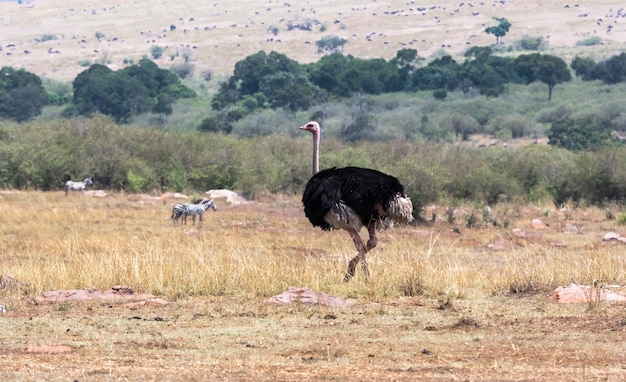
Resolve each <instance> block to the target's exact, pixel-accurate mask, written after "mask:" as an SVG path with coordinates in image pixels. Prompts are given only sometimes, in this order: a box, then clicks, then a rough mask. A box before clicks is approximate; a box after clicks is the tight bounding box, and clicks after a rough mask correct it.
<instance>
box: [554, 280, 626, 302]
mask: <svg viewBox="0 0 626 382" xmlns="http://www.w3.org/2000/svg"><path fill="white" fill-rule="evenodd" d="M598 293H599V295H598ZM550 298H551V299H552V301H554V302H558V303H561V304H571V303H581V302H593V301H597V300H600V301H623V302H626V296H625V295H623V294H619V293H616V292H614V291H611V290H608V289H607V288H592V287H590V286H587V285H576V284H570V285H569V286H566V287H558V288H556V289H555V290H554V292H552V294H551V295H550Z"/></svg>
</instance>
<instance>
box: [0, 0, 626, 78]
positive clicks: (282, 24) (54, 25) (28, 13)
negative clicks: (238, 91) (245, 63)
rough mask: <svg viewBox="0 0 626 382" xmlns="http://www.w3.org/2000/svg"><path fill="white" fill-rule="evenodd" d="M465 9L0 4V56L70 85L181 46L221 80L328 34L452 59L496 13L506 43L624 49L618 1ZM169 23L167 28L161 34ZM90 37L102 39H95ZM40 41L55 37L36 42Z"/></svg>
mask: <svg viewBox="0 0 626 382" xmlns="http://www.w3.org/2000/svg"><path fill="white" fill-rule="evenodd" d="M471 3H473V6H470V2H458V1H451V0H440V1H437V2H434V3H430V4H427V5H426V4H424V3H418V2H406V1H400V0H389V1H371V2H365V3H364V2H357V1H354V2H346V1H335V2H329V1H323V0H315V1H308V2H306V3H302V2H282V1H271V0H270V1H262V2H259V1H252V0H242V1H237V2H215V3H207V4H204V3H199V2H197V1H191V0H178V1H175V2H167V1H166V2H158V1H149V0H137V1H132V2H121V3H120V2H119V1H112V0H103V1H99V2H97V3H85V2H84V1H79V0H58V1H37V2H33V3H25V4H18V2H16V1H13V2H0V15H1V16H0V27H1V28H2V39H3V43H2V44H3V49H4V50H3V51H2V52H1V53H2V56H3V65H9V66H13V67H17V68H25V69H27V70H29V71H31V72H33V73H35V74H37V75H39V76H43V77H48V78H54V79H60V80H72V79H73V78H74V77H75V76H76V75H77V74H78V73H79V72H80V71H82V70H84V68H82V67H80V66H79V65H78V62H79V61H81V60H90V61H91V62H95V61H96V60H99V59H103V58H104V57H106V58H107V60H109V61H110V66H111V68H113V69H117V68H121V67H123V66H125V63H124V60H134V61H135V62H137V61H138V60H139V59H140V58H141V57H142V56H150V48H151V47H152V46H153V45H157V46H160V47H163V48H166V50H165V52H164V55H163V57H162V58H161V59H159V60H158V64H159V65H160V66H165V67H167V66H169V65H171V64H176V63H182V62H183V57H182V53H183V51H185V50H186V51H187V52H189V53H190V57H191V61H190V62H191V63H193V64H195V65H196V67H197V69H198V70H199V71H200V70H206V69H210V70H212V71H213V72H214V73H216V74H222V75H229V74H231V73H232V70H233V68H234V64H235V63H236V62H237V61H239V60H241V59H243V58H245V57H246V56H248V55H250V54H253V53H256V52H258V51H259V50H264V51H266V52H270V51H277V52H279V53H283V54H286V55H287V56H288V57H290V58H293V59H295V60H297V61H299V62H301V63H307V62H314V61H317V60H319V58H320V55H319V54H318V53H316V46H315V42H316V41H318V40H320V39H321V38H322V37H324V36H328V35H335V36H339V37H341V38H344V39H346V40H347V41H348V43H347V44H346V45H345V49H344V53H346V54H352V55H354V56H358V57H363V58H378V57H382V58H385V59H391V58H393V57H394V56H395V54H396V52H397V51H398V50H400V49H402V48H412V49H417V50H418V52H419V54H420V55H421V56H422V57H430V56H431V55H432V54H434V53H436V52H437V51H439V50H441V49H443V50H445V51H446V52H448V53H449V54H452V55H455V56H457V55H462V54H463V53H464V51H465V50H466V49H467V48H468V47H471V46H475V45H478V46H486V45H490V44H493V43H494V42H495V37H494V36H491V35H488V34H486V33H484V29H485V28H486V27H487V26H490V25H495V24H496V22H495V21H494V20H492V17H494V16H496V17H505V18H507V19H508V20H509V21H510V22H511V24H512V28H511V30H510V31H509V33H508V34H507V35H506V36H505V38H504V42H505V43H507V44H513V43H515V42H516V41H519V40H520V39H521V38H522V37H524V36H531V37H537V36H541V37H544V38H545V39H546V41H547V42H548V43H549V46H550V49H551V50H550V51H551V52H553V53H555V54H558V55H563V56H566V58H568V59H569V58H571V56H572V55H573V53H574V51H573V49H572V48H573V47H575V46H576V43H578V42H580V41H582V40H585V39H587V38H589V37H591V36H597V37H600V38H601V39H602V42H603V45H601V46H595V47H587V48H577V49H576V52H575V53H577V54H584V53H589V54H592V55H594V56H596V57H598V58H606V57H610V56H611V55H614V54H618V53H620V52H621V51H623V49H624V41H626V28H625V27H624V26H625V25H626V21H625V20H626V19H624V18H623V17H621V13H618V10H619V8H621V7H622V5H623V4H622V3H620V2H619V1H614V0H599V1H598V0H580V1H577V2H576V5H575V4H574V3H572V4H570V7H569V8H565V7H564V5H565V3H563V2H556V1H535V0H532V1H531V0H518V1H505V2H504V1H503V2H500V1H498V2H493V1H489V2H471ZM460 4H463V5H460ZM435 5H436V6H435ZM431 6H435V8H433V9H431ZM418 8H427V9H425V10H418ZM600 19H601V21H600ZM306 22H311V23H312V25H313V27H312V30H311V31H304V30H298V29H295V30H292V31H288V30H287V25H288V24H289V23H291V24H296V23H306ZM171 25H175V26H176V29H175V30H173V31H172V30H170V26H171ZM322 25H323V26H324V27H325V31H323V32H322V31H321V30H320V29H321V26H322ZM609 26H611V29H610V30H609ZM270 27H277V28H278V29H279V32H278V34H277V35H273V34H272V33H271V32H270ZM97 32H98V33H100V34H103V35H104V38H101V39H97V38H96V36H95V34H96V33H97ZM43 35H53V36H55V37H56V39H55V40H49V41H45V42H38V41H39V40H41V38H42V36H43ZM368 37H369V40H371V41H368ZM10 44H14V45H15V46H14V47H13V46H9V45H10ZM25 51H28V52H29V53H25ZM50 52H53V53H50ZM56 52H58V53H56ZM177 53H178V54H179V55H178V56H176V54H177ZM172 56H174V59H173V60H172V59H171V57H172Z"/></svg>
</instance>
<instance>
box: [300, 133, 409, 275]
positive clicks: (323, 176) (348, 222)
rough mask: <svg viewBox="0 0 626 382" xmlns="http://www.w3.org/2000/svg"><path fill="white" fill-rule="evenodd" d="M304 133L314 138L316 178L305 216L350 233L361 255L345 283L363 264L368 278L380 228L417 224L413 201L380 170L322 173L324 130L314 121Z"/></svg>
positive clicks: (306, 198)
mask: <svg viewBox="0 0 626 382" xmlns="http://www.w3.org/2000/svg"><path fill="white" fill-rule="evenodd" d="M300 130H304V131H308V132H310V133H311V134H313V164H312V174H313V176H312V177H311V179H310V180H309V182H308V183H307V185H306V187H305V189H304V193H303V195H302V204H303V205H304V213H305V215H306V217H307V218H308V219H309V221H310V222H311V224H313V226H314V227H320V228H321V229H322V230H325V231H329V230H331V229H343V230H346V231H348V233H349V234H350V237H351V238H352V241H353V242H354V246H355V247H356V250H357V251H358V255H357V256H355V257H354V258H352V259H351V260H350V262H349V263H348V270H347V272H346V275H345V276H344V281H349V280H350V279H351V278H352V276H354V272H355V269H356V266H357V264H358V263H359V261H361V264H362V265H361V266H362V268H363V272H364V273H365V277H366V278H367V277H368V276H369V270H368V268H367V261H366V259H365V254H366V253H367V252H369V250H371V249H372V248H374V247H375V246H376V244H377V243H378V239H377V238H376V224H379V223H382V222H383V221H384V220H387V219H389V220H391V221H397V222H399V223H409V222H411V221H413V204H412V203H411V199H409V197H408V196H407V195H406V193H405V192H404V186H403V185H402V184H401V183H400V182H399V181H398V179H396V178H395V177H393V176H391V175H386V174H384V173H382V172H380V171H377V170H372V169H367V168H360V167H344V168H336V167H333V168H329V169H326V170H322V171H319V144H320V132H321V129H320V126H319V124H318V123H317V122H313V121H312V122H309V123H307V124H306V125H304V126H301V127H300ZM363 226H366V227H367V232H368V233H369V240H368V241H367V243H366V244H364V243H363V240H362V239H361V237H360V236H359V231H360V230H361V227H363Z"/></svg>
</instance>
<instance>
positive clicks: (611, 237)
mask: <svg viewBox="0 0 626 382" xmlns="http://www.w3.org/2000/svg"><path fill="white" fill-rule="evenodd" d="M621 237H622V235H620V234H618V233H615V232H608V233H606V234H605V235H604V236H603V237H602V241H611V240H619V239H620V238H621Z"/></svg>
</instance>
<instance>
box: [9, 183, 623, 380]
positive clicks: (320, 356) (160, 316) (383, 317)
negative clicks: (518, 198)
mask: <svg viewBox="0 0 626 382" xmlns="http://www.w3.org/2000/svg"><path fill="white" fill-rule="evenodd" d="M0 198H2V203H0V219H1V221H2V222H3V224H2V225H1V226H0V230H1V232H0V261H1V262H0V264H2V274H4V275H10V276H12V277H14V278H15V279H17V280H19V281H20V282H22V283H23V284H20V285H17V286H15V287H14V288H13V289H12V290H4V291H3V292H2V293H1V294H0V296H2V299H1V301H0V303H2V304H4V305H5V306H6V308H7V312H6V313H4V314H0V330H1V332H2V333H4V334H3V336H2V339H0V348H1V350H2V351H0V378H1V379H2V380H6V381H38V380H49V381H63V380H81V381H82V380H86V381H98V380H103V381H104V380H107V381H109V380H154V381H157V380H159V381H160V380H180V381H182V380H192V381H193V380H215V379H220V380H340V379H341V380H538V381H541V380H543V381H549V380H550V381H553V380H562V381H575V380H576V381H578V380H585V381H592V380H604V381H618V380H622V379H623V378H624V376H626V355H625V354H626V353H625V352H624V345H623V335H624V333H625V332H626V311H625V310H624V304H619V303H609V302H604V301H598V300H596V299H593V298H589V299H588V300H587V301H586V302H583V303H579V304H558V303H555V302H554V301H553V300H551V299H550V298H549V296H550V293H551V292H552V291H553V290H554V288H556V287H557V286H560V285H568V284H569V283H572V282H574V283H579V284H587V285H593V283H594V281H595V282H596V284H595V285H597V286H599V287H601V286H604V285H611V284H621V285H624V281H625V280H624V278H625V277H626V276H625V275H626V262H625V260H624V256H623V247H621V246H617V245H610V244H607V243H604V242H602V240H601V239H602V236H603V235H604V234H605V233H606V232H608V231H614V230H617V231H618V232H619V227H616V226H615V224H616V223H615V219H611V218H608V217H607V215H608V212H607V211H608V210H605V209H597V208H588V209H583V208H580V209H576V210H567V209H566V210H562V211H559V210H554V209H553V208H551V207H548V206H537V207H520V206H515V205H501V206H498V207H496V208H495V209H494V210H493V211H492V213H493V214H494V216H496V217H497V218H498V219H500V220H502V219H504V217H506V218H507V219H509V221H510V223H509V226H508V228H503V227H500V228H495V227H485V226H483V225H482V224H479V225H478V226H477V228H467V227H466V224H465V223H464V222H465V221H466V219H464V217H463V216H464V215H466V214H468V213H470V212H469V211H468V210H466V209H464V208H461V207H459V208H457V211H458V213H459V215H458V216H456V217H454V218H450V217H444V216H445V209H443V208H442V207H439V208H438V209H437V208H436V209H435V213H436V215H437V216H439V218H436V219H435V221H426V222H423V223H421V224H419V225H416V226H405V227H394V228H392V229H388V230H384V231H382V233H381V234H380V238H379V240H380V241H379V245H378V247H377V248H375V249H374V250H373V251H372V252H371V253H370V255H369V263H370V270H371V272H372V274H371V279H370V280H369V282H366V281H365V280H364V278H363V275H362V273H361V272H360V269H359V272H357V275H356V277H355V278H354V279H353V280H352V281H351V282H349V283H344V282H342V281H341V279H342V276H343V272H344V271H345V266H346V262H347V260H348V259H349V258H351V257H352V256H353V255H354V247H353V245H352V243H351V240H350V239H349V238H348V236H347V234H345V232H323V231H321V230H317V229H313V228H312V227H310V225H309V223H308V221H307V220H306V218H304V217H303V215H302V210H301V206H300V203H299V200H298V199H297V198H296V197H281V196H275V197H271V198H270V197H267V198H265V200H258V201H255V202H251V203H248V204H242V205H237V206H234V205H229V204H228V203H226V202H225V201H224V200H223V199H217V200H216V201H217V205H218V210H217V211H215V212H214V211H208V212H207V214H206V215H205V217H204V224H203V227H202V228H198V227H197V226H191V222H189V223H188V225H187V226H181V225H176V226H175V225H173V223H172V221H171V220H170V214H171V207H172V204H173V203H174V201H173V200H169V201H166V202H163V201H161V200H157V199H146V198H143V197H141V196H140V195H125V194H110V195H108V196H106V197H104V198H94V197H88V196H86V195H81V194H78V193H73V194H70V195H69V197H68V198H66V197H65V196H64V195H63V193H62V192H12V193H4V194H2V195H0ZM431 212H432V211H431ZM431 216H432V215H431ZM429 218H430V216H429ZM535 218H538V219H541V220H542V221H543V222H544V223H546V224H547V225H548V227H547V228H544V229H541V228H532V227H530V221H531V220H532V219H535ZM427 220H428V219H427ZM514 228H519V229H522V230H523V231H524V232H525V233H526V237H520V236H516V235H514V234H512V232H513V231H512V230H513V229H514ZM455 231H456V232H455ZM116 284H122V285H128V286H130V287H131V288H133V289H134V290H135V291H136V292H139V293H151V294H153V295H155V296H157V297H160V298H163V299H166V300H167V301H169V302H170V303H169V304H168V305H166V306H150V305H146V306H126V305H124V304H122V303H116V302H110V301H82V302H81V301H78V302H77V301H74V302H59V303H55V304H51V303H42V302H37V301H36V299H35V298H36V297H37V296H40V295H41V294H42V293H43V292H45V291H49V290H59V289H62V290H71V289H88V290H105V289H108V288H110V287H111V286H113V285H116ZM291 285H293V286H298V287H309V288H312V289H314V290H317V291H321V292H324V293H329V294H332V295H335V296H338V297H341V298H344V299H348V300H350V301H352V302H354V305H352V306H349V307H345V308H337V307H324V306H319V305H318V306H310V305H304V304H298V305H288V306H279V305H275V304H274V303H271V302H268V301H267V300H268V298H270V297H271V296H274V295H276V294H278V293H280V292H282V291H283V290H284V289H285V288H287V287H288V286H291ZM52 345H57V346H61V348H55V347H51V346H52ZM42 346H48V348H46V347H42ZM42 349H43V350H42Z"/></svg>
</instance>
